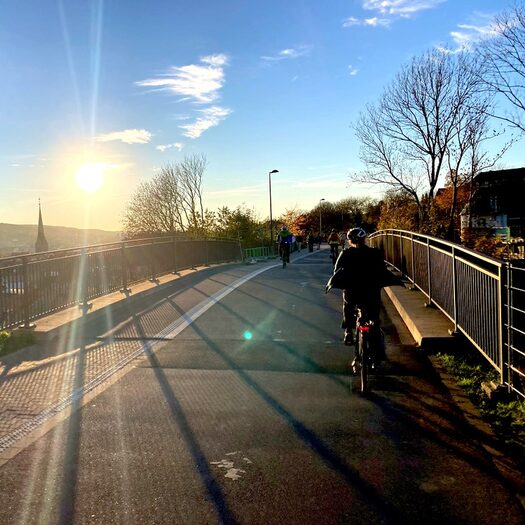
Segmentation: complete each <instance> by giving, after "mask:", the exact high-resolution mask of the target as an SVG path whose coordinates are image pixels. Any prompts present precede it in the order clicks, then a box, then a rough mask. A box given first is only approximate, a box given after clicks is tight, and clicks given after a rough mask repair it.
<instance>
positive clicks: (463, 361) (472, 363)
mask: <svg viewBox="0 0 525 525" xmlns="http://www.w3.org/2000/svg"><path fill="white" fill-rule="evenodd" d="M437 357H438V359H439V360H440V362H441V363H442V365H443V366H444V367H445V369H446V370H447V371H448V372H449V373H450V374H451V375H452V376H454V378H455V379H456V381H457V382H458V385H460V386H461V387H462V388H463V389H464V390H465V392H466V393H467V395H468V396H469V398H470V399H471V401H472V402H473V403H474V404H475V405H476V406H477V407H478V409H479V411H480V414H481V416H482V417H483V419H484V420H485V421H487V422H488V423H489V424H490V425H491V427H492V429H493V430H494V432H495V434H496V435H497V436H498V438H499V439H500V440H501V441H502V442H503V443H504V444H505V446H506V447H507V449H508V451H509V452H510V453H511V454H512V455H513V456H514V457H515V458H516V460H517V461H518V462H519V463H521V464H523V465H525V401H524V400H522V399H521V398H520V399H513V398H511V397H510V396H509V398H508V399H504V400H499V401H496V400H492V399H490V398H489V397H488V396H487V395H486V394H485V393H484V392H483V390H482V388H481V384H482V383H483V382H489V381H494V382H495V383H498V379H499V375H498V373H497V372H496V370H494V368H492V367H491V366H490V365H489V364H488V363H486V362H484V361H482V358H481V357H480V356H479V355H477V353H476V352H472V351H471V352H468V351H466V352H458V353H457V354H453V355H452V354H438V355H437Z"/></svg>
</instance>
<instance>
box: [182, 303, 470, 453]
mask: <svg viewBox="0 0 525 525" xmlns="http://www.w3.org/2000/svg"><path fill="white" fill-rule="evenodd" d="M217 306H220V307H222V308H223V309H224V310H225V311H227V312H228V313H229V314H230V315H233V316H235V317H237V318H238V319H240V320H241V321H242V322H243V323H245V324H246V325H247V326H249V327H250V329H251V330H252V332H253V333H259V334H260V335H261V336H263V337H264V336H265V335H266V334H264V333H263V332H261V331H260V330H259V329H258V328H257V326H256V325H255V324H253V323H252V322H251V321H249V320H248V319H247V318H245V317H243V316H242V315H240V314H238V313H237V312H235V311H234V310H232V309H231V308H229V307H228V306H226V305H225V304H224V303H220V305H217ZM173 308H175V309H179V307H178V306H177V305H176V304H173ZM192 327H193V328H194V329H195V325H192ZM199 335H200V336H201V337H202V332H201V333H199ZM274 343H275V345H276V346H278V347H279V348H281V349H283V350H284V351H285V352H286V353H287V354H289V355H291V356H293V357H294V358H296V359H297V360H299V361H301V362H303V363H304V364H305V365H307V366H308V367H309V371H311V372H315V373H322V374H326V375H327V376H328V378H329V379H330V380H332V381H333V382H335V383H336V384H338V385H339V386H342V387H343V388H344V389H345V391H347V392H348V394H349V395H353V394H354V393H355V392H354V391H353V389H352V385H351V384H349V383H348V382H345V381H344V380H343V379H341V377H339V376H337V375H334V374H333V371H331V370H330V369H328V368H326V367H323V366H322V365H319V364H318V363H316V362H315V361H313V360H312V359H310V358H309V357H307V356H305V355H303V354H300V353H298V352H296V351H295V350H294V349H293V348H292V347H290V346H288V345H286V344H285V343H284V342H281V341H276V342H274ZM220 355H226V354H224V353H222V354H220ZM225 362H226V363H227V364H228V366H229V367H230V368H231V369H234V370H242V368H241V367H240V366H239V364H238V363H237V362H236V361H235V359H233V358H231V357H228V359H227V360H225ZM428 372H430V371H428ZM376 377H377V376H376ZM385 379H388V380H390V381H391V380H392V379H393V378H391V377H389V378H386V377H381V380H380V381H379V388H380V390H384V386H385V385H384V382H383V381H384V380H385ZM395 384H396V386H397V388H395V390H396V391H398V392H400V393H403V395H405V396H406V397H407V398H409V399H412V400H414V401H416V402H417V403H418V404H419V405H420V406H421V407H424V408H426V409H427V410H428V411H429V412H431V413H433V414H436V415H437V416H438V417H441V418H443V419H444V420H446V421H448V422H449V423H451V424H452V425H456V426H459V427H460V429H461V430H467V429H468V428H469V427H468V423H467V422H466V421H465V420H464V418H462V417H461V416H460V415H458V414H456V413H455V412H450V411H446V410H444V409H441V408H439V407H436V406H433V405H431V404H429V403H427V402H425V401H424V399H423V398H422V396H428V392H426V391H421V390H418V389H417V388H415V387H414V386H413V385H411V384H407V383H406V382H403V381H401V380H398V379H395ZM412 392H416V393H412ZM417 392H420V393H421V395H420V396H417V395H416V394H417ZM373 399H381V398H380V397H379V396H378V395H374V396H373ZM435 399H436V401H442V398H437V397H436V398H435ZM397 406H398V409H399V411H401V410H406V409H405V408H404V407H402V405H400V404H399V405H397ZM405 420H406V421H407V422H408V421H409V422H410V423H411V424H414V423H417V418H416V416H414V418H412V417H409V416H407V417H406V418H405ZM447 433H448V435H449V436H458V437H462V436H463V435H464V434H463V435H462V434H460V433H458V432H456V431H454V432H453V433H451V432H450V429H447ZM425 435H426V436H427V437H430V436H432V437H436V435H435V434H434V433H432V432H430V431H427V432H426V434H425ZM434 441H436V442H439V443H441V444H444V443H447V442H446V441H444V440H442V439H441V438H439V439H434ZM449 449H450V450H451V451H456V452H457V450H458V449H457V448H454V447H452V446H450V444H449Z"/></svg>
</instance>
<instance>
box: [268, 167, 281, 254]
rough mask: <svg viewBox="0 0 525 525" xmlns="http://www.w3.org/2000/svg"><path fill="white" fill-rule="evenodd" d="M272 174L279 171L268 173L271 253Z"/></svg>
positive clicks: (271, 245) (271, 242)
mask: <svg viewBox="0 0 525 525" xmlns="http://www.w3.org/2000/svg"><path fill="white" fill-rule="evenodd" d="M272 173H279V170H272V171H270V173H268V188H269V190H270V247H271V250H272V253H273V221H272Z"/></svg>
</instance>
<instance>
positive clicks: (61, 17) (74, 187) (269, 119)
mask: <svg viewBox="0 0 525 525" xmlns="http://www.w3.org/2000/svg"><path fill="white" fill-rule="evenodd" d="M511 3H512V2H511V1H510V0H509V1H507V0H328V1H320V0H286V1H283V0H264V1H261V0H221V1H217V0H198V1H195V0H191V1H189V0H171V1H168V0H150V1H147V2H146V1H144V0H44V1H42V0H24V1H23V2H20V0H3V1H2V2H1V3H0V71H2V82H1V84H0V122H1V124H2V125H1V126H0V222H4V223H14V224H35V223H36V222H37V219H38V199H40V200H41V204H42V213H43V218H44V223H45V224H48V225H59V226H73V227H80V228H88V227H89V228H100V229H105V230H120V229H121V220H122V214H123V210H124V206H125V204H126V202H128V201H129V199H130V197H131V195H132V194H133V192H134V191H135V190H136V188H137V185H138V184H139V183H140V182H141V181H147V180H150V179H151V178H152V177H153V176H154V175H155V174H156V173H157V172H158V170H159V169H160V168H161V167H162V166H165V165H167V164H168V163H174V162H179V161H181V160H182V159H183V158H184V157H185V156H187V155H194V154H199V155H200V154H202V155H204V156H205V157H206V159H207V163H208V166H207V170H206V172H205V175H204V179H203V187H204V203H205V206H206V207H207V208H208V209H210V210H216V209H217V208H219V207H221V206H224V205H226V206H229V207H230V208H235V207H237V206H239V205H245V206H247V207H248V208H253V209H254V210H255V212H256V214H257V216H258V217H259V218H260V219H264V218H266V217H268V215H269V187H268V186H269V172H270V171H272V170H278V171H279V173H275V174H273V175H272V176H271V188H272V206H273V216H274V218H275V217H277V216H278V215H279V214H280V213H283V212H284V211H285V210H287V209H288V210H290V209H294V208H296V209H306V210H308V209H311V208H313V207H315V206H316V205H317V204H318V203H319V201H320V199H326V200H327V201H332V202H335V201H338V200H340V199H342V198H345V197H361V196H365V195H370V196H375V197H377V196H379V195H380V192H381V191H382V189H381V188H379V187H377V186H370V185H363V184H361V185H359V184H356V183H355V182H352V181H350V179H349V173H352V172H355V171H358V170H359V169H360V168H362V166H361V165H360V162H359V156H358V154H359V144H358V143H357V141H356V139H355V136H354V132H353V129H352V124H353V123H354V122H355V121H356V119H357V118H358V116H359V113H360V111H362V110H363V109H364V108H365V106H366V104H367V103H374V102H377V100H378V98H379V96H380V95H381V92H382V90H383V89H384V88H385V86H386V85H387V84H388V83H389V82H391V80H392V79H393V78H394V76H395V74H396V73H397V72H398V71H399V70H400V68H401V67H403V65H404V64H406V63H408V62H409V61H410V60H411V59H412V57H414V56H416V55H420V54H422V53H424V52H425V51H427V50H429V49H432V48H436V47H442V46H448V47H449V48H450V49H451V50H455V49H459V48H460V47H463V48H467V49H468V48H469V46H471V45H472V44H473V43H474V42H475V41H476V40H478V39H479V38H483V37H486V35H487V34H489V29H490V24H491V19H492V17H493V16H494V15H495V14H497V13H498V12H500V11H502V10H504V9H505V8H508V7H509V6H510V5H511ZM521 146H522V143H521ZM520 151H521V150H520V143H518V144H516V145H515V146H514V147H513V148H512V149H511V150H510V151H509V152H508V153H507V154H506V155H505V157H504V158H503V161H502V162H503V165H504V166H505V167H509V168H510V167H520V166H524V165H525V161H524V159H523V156H522V155H520Z"/></svg>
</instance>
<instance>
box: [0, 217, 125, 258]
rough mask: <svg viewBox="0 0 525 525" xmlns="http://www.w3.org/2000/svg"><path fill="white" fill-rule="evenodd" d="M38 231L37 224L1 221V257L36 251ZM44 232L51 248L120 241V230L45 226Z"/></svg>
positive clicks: (58, 248)
mask: <svg viewBox="0 0 525 525" xmlns="http://www.w3.org/2000/svg"><path fill="white" fill-rule="evenodd" d="M37 231H38V226H37V225H36V224H35V225H33V224H5V223H0V257H7V256H9V255H12V254H16V253H28V252H29V253H32V252H34V250H35V241H36V236H37ZM44 232H45V235H46V239H47V242H48V244H49V249H50V250H61V249H64V248H76V247H79V246H85V245H88V244H104V243H107V242H115V241H120V232H112V231H105V230H82V229H79V228H67V227H65V226H44Z"/></svg>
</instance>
